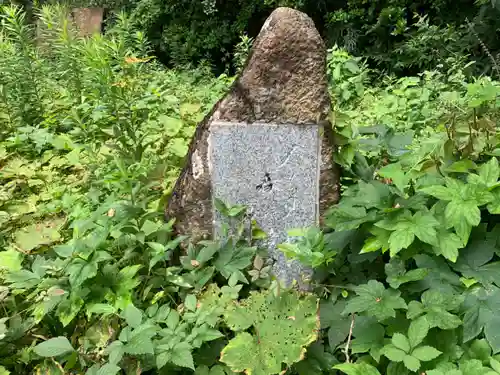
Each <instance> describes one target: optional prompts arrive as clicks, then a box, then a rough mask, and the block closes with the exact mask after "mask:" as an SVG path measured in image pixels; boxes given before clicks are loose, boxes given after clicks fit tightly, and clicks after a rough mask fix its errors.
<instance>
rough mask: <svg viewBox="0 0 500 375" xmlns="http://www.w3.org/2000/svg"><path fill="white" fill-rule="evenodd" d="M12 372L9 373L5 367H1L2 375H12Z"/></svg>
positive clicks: (0, 374) (0, 373)
mask: <svg viewBox="0 0 500 375" xmlns="http://www.w3.org/2000/svg"><path fill="white" fill-rule="evenodd" d="M10 374H11V372H10V371H8V370H7V369H6V368H5V367H3V366H0V375H10Z"/></svg>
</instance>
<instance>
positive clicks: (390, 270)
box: [385, 257, 429, 289]
mask: <svg viewBox="0 0 500 375" xmlns="http://www.w3.org/2000/svg"><path fill="white" fill-rule="evenodd" d="M385 273H386V275H387V282H388V283H389V285H390V286H391V288H394V289H397V288H399V287H400V286H401V285H402V284H405V283H409V282H411V281H418V280H422V279H423V278H425V276H427V274H428V273H429V272H428V270H427V269H425V268H418V269H415V270H411V271H408V272H406V268H405V264H404V262H403V261H402V260H401V259H400V258H398V257H393V258H391V260H390V262H389V263H386V265H385Z"/></svg>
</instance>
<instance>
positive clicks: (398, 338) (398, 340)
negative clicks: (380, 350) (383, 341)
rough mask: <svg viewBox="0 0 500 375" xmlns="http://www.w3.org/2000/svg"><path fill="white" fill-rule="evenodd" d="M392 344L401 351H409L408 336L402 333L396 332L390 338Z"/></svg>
mask: <svg viewBox="0 0 500 375" xmlns="http://www.w3.org/2000/svg"><path fill="white" fill-rule="evenodd" d="M391 342H392V345H394V346H395V347H396V348H398V349H401V350H402V351H404V352H406V353H409V352H410V342H409V341H408V338H407V337H406V336H405V335H403V334H402V333H399V332H396V333H395V334H394V335H393V336H392V339H391Z"/></svg>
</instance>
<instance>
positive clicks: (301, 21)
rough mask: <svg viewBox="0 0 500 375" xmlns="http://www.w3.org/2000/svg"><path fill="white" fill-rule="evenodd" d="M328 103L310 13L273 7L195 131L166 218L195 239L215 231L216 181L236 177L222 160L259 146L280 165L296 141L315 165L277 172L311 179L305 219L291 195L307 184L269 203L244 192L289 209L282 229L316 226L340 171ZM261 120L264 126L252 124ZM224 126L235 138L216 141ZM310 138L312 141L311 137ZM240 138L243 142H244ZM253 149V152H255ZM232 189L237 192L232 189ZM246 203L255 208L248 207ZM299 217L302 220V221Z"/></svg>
mask: <svg viewBox="0 0 500 375" xmlns="http://www.w3.org/2000/svg"><path fill="white" fill-rule="evenodd" d="M329 108H330V102H329V95H328V90H327V80H326V50H325V46H324V44H323V41H322V39H321V37H320V35H319V33H318V32H317V30H316V29H315V27H314V24H313V21H312V20H311V19H310V18H309V17H308V16H307V15H305V14H303V13H301V12H298V11H295V10H292V9H289V8H278V9H276V10H275V11H274V12H273V13H272V14H271V16H270V17H269V18H268V20H267V21H266V23H265V24H264V26H263V28H262V30H261V32H260V34H259V36H258V37H257V38H256V40H255V43H254V47H253V49H252V51H251V54H250V56H249V59H248V61H247V65H246V67H245V69H244V70H243V72H242V73H241V75H240V77H239V78H238V79H237V80H236V81H235V83H234V84H233V85H232V87H231V88H230V90H229V92H228V93H227V95H226V96H225V97H224V98H223V99H222V100H220V101H219V102H218V103H217V104H216V105H215V107H214V108H213V110H212V112H211V113H210V114H209V115H207V117H206V118H205V119H204V120H203V121H202V122H201V123H200V124H199V125H198V127H197V129H196V133H195V136H194V138H193V141H192V143H191V145H190V148H189V152H188V156H187V162H186V165H185V167H184V169H183V172H182V174H181V176H180V177H179V179H178V181H177V184H176V186H175V188H174V191H173V194H172V196H171V199H170V201H169V203H168V206H167V209H166V216H167V217H176V218H177V223H176V230H177V231H179V232H181V233H186V234H191V235H192V236H193V237H194V238H196V239H199V238H206V237H210V236H212V234H213V230H214V222H215V218H214V210H213V203H212V199H213V197H215V196H217V193H220V190H218V189H221V185H220V184H221V183H222V185H224V184H226V185H228V186H229V184H230V182H229V181H226V182H224V179H227V178H231V179H237V178H236V176H238V173H239V172H237V171H235V170H233V167H232V166H231V164H230V163H228V162H227V161H228V160H229V159H231V158H232V156H231V155H233V154H236V155H239V156H234V158H233V159H234V163H236V164H238V163H240V164H239V166H238V168H240V166H243V165H244V164H245V160H244V159H245V157H248V155H254V154H257V153H259V152H260V153H263V154H265V155H267V157H272V156H273V155H275V156H276V160H274V162H275V163H278V161H279V160H281V159H280V158H282V157H283V155H285V154H286V152H287V150H289V149H290V148H291V149H293V145H294V144H295V145H299V146H300V147H311V148H310V149H309V150H308V151H307V153H306V154H299V155H302V157H304V158H307V161H308V163H312V164H314V163H316V164H315V165H316V166H315V167H314V168H313V167H311V169H310V175H306V171H305V169H307V168H305V165H308V164H307V163H306V159H304V168H300V173H302V175H300V177H299V176H298V175H296V178H293V174H291V175H288V177H286V178H285V176H284V175H285V170H287V169H286V168H285V167H283V168H284V169H283V170H282V172H281V173H282V174H283V176H282V179H283V181H288V182H287V184H288V189H292V185H293V184H295V186H298V185H300V184H302V185H304V184H305V185H307V184H310V185H311V186H310V189H316V191H319V192H318V193H317V194H316V195H314V205H316V208H315V211H314V212H313V211H308V213H307V215H308V220H305V216H306V215H305V214H300V213H299V209H305V206H304V208H303V207H302V205H297V204H296V206H295V210H294V209H293V199H295V202H297V201H298V197H299V196H301V194H302V195H304V194H305V191H306V190H300V193H299V191H298V190H297V189H295V190H294V193H293V194H296V195H293V194H291V195H290V197H291V198H292V199H291V202H290V201H284V199H285V198H284V197H283V196H281V195H276V199H275V200H272V201H271V202H272V203H273V204H270V202H269V201H268V203H265V201H264V202H257V201H256V199H255V198H256V197H253V196H249V195H248V193H246V194H247V196H246V199H249V200H250V201H251V202H253V203H252V204H255V205H256V207H259V208H262V209H266V206H265V205H266V204H269V206H268V208H267V209H268V210H276V211H280V212H282V213H283V212H287V213H288V212H289V214H288V216H287V220H288V219H290V220H292V221H290V222H289V223H285V221H284V220H283V219H282V222H283V226H281V227H279V229H281V228H282V227H283V228H285V227H288V228H290V227H293V226H294V225H293V220H294V219H291V217H292V216H295V215H297V220H299V221H300V220H302V221H300V223H298V224H302V225H311V224H314V223H315V222H316V221H317V218H318V214H319V216H321V214H322V213H323V212H324V210H325V209H326V208H327V207H328V206H330V205H331V204H333V203H335V202H336V201H337V199H338V173H337V171H336V169H335V167H334V166H333V165H332V146H331V143H330V141H331V136H332V129H331V125H330V124H329V123H328V121H327V118H328V111H329ZM221 122H226V123H227V122H229V123H231V122H236V123H238V124H237V125H234V126H233V125H229V126H228V128H227V129H226V130H221V127H222V126H227V124H226V125H221ZM240 123H246V124H248V126H247V127H246V131H248V133H245V134H243V131H242V129H243V128H242V126H241V124H240ZM259 124H260V125H261V126H262V130H256V129H257V127H258V126H259ZM265 124H274V125H273V126H274V128H271V127H266V125H265ZM279 124H283V125H282V126H283V129H279V127H280V125H279ZM269 126H271V125H269ZM292 127H296V130H293V131H291V130H290V129H292ZM269 129H275V131H276V133H275V134H274V135H273V136H271V135H270V134H268V135H267V136H265V135H263V134H267V133H266V132H267V131H268V130H269ZM224 131H226V132H228V134H230V135H231V134H232V136H229V135H226V140H227V142H229V143H228V144H226V145H224V144H222V143H221V139H223V138H224V134H225V133H224ZM269 131H270V130H269ZM252 132H253V133H252ZM211 133H212V135H211ZM320 133H324V134H322V137H319V134H320ZM259 134H260V137H261V138H260V139H261V142H260V143H259V142H258V137H259ZM313 134H317V135H318V138H315V141H316V142H317V143H319V142H320V141H319V140H320V139H321V143H322V145H321V147H318V145H317V144H316V143H314V144H313V143H307V141H306V139H309V138H310V137H311V136H312V135H313ZM252 137H253V138H252ZM273 137H274V138H273ZM280 137H281V138H280ZM301 137H303V139H301ZM307 137H309V138H307ZM310 139H311V142H312V138H310ZM245 142H248V144H246V145H245V144H244V143H245ZM266 142H271V143H272V145H273V149H272V150H271V149H270V148H269V151H265V153H264V151H263V150H262V149H261V148H262V147H266V146H265V143H266ZM231 145H232V146H231ZM268 146H269V145H268ZM231 147H233V149H231ZM300 147H298V149H300ZM214 150H215V151H214ZM231 150H234V151H231ZM252 150H255V152H254V153H253V154H252ZM259 150H260V151H259ZM318 154H319V155H318ZM223 155H225V157H227V158H228V160H225V164H220V163H219V162H218V161H215V162H214V160H211V157H214V158H215V159H216V160H219V159H217V158H218V157H219V158H224V156H223ZM245 155H246V156H245ZM305 155H307V157H306V156H305ZM314 155H315V156H314ZM313 156H314V160H313ZM252 157H253V156H252ZM252 157H249V160H247V161H246V162H247V164H251V163H250V161H251V159H252ZM236 160H238V162H236ZM291 160H293V163H295V164H297V163H298V161H297V159H296V158H291V159H290V163H292V161H291ZM313 161H314V163H313ZM255 162H257V161H255ZM216 163H219V164H216ZM236 164H235V166H236ZM285 164H286V163H285ZM312 164H311V165H312ZM270 165H271V164H270ZM221 166H223V167H222V168H221ZM255 173H257V174H259V173H260V174H262V170H259V171H257V170H255ZM289 173H292V172H290V171H289V170H287V172H286V174H289ZM245 176H246V177H245V178H246V179H250V174H249V173H246V174H245ZM262 177H263V176H260V175H256V176H252V182H251V183H252V184H253V183H254V178H256V179H260V178H262ZM271 178H273V176H271ZM318 179H319V184H318ZM249 181H250V180H249ZM239 186H240V187H242V186H243V185H241V184H240V185H239ZM284 186H285V185H284ZM285 190H286V189H285ZM226 192H227V193H228V191H226ZM274 193H276V191H275V192H274ZM274 193H273V194H274ZM234 194H235V195H234V197H235V198H237V197H236V195H237V193H236V192H235V193H234ZM297 194H298V195H297ZM240 198H241V197H240ZM278 198H279V199H278ZM302 198H304V197H303V196H302ZM302 198H301V199H302ZM304 199H305V198H304ZM307 202H312V198H311V197H308V198H307ZM228 203H237V202H235V201H233V202H228ZM241 203H248V202H241ZM301 204H302V203H301ZM280 205H281V206H280ZM290 205H291V206H290ZM318 205H319V210H318V208H317V206H318ZM312 206H313V203H307V207H309V208H308V209H309V210H312V208H311V207H312ZM251 209H254V211H255V210H256V208H252V207H251ZM274 216H276V215H271V216H269V217H268V219H269V222H271V221H273V220H274V219H273V218H272V217H274ZM300 216H303V218H302V219H299V217H300ZM259 224H260V223H259ZM279 224H280V225H281V224H282V223H279ZM299 226H300V225H299ZM276 228H278V227H276ZM280 239H281V238H280ZM280 239H276V241H277V240H280ZM278 272H279V271H278Z"/></svg>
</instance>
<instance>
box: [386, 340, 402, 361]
mask: <svg viewBox="0 0 500 375" xmlns="http://www.w3.org/2000/svg"><path fill="white" fill-rule="evenodd" d="M382 354H383V355H385V356H386V357H387V358H389V359H390V360H391V361H394V362H402V361H403V360H404V358H405V356H406V352H405V351H404V350H401V349H398V348H396V347H395V346H394V345H392V344H389V345H386V346H384V347H383V348H382Z"/></svg>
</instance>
